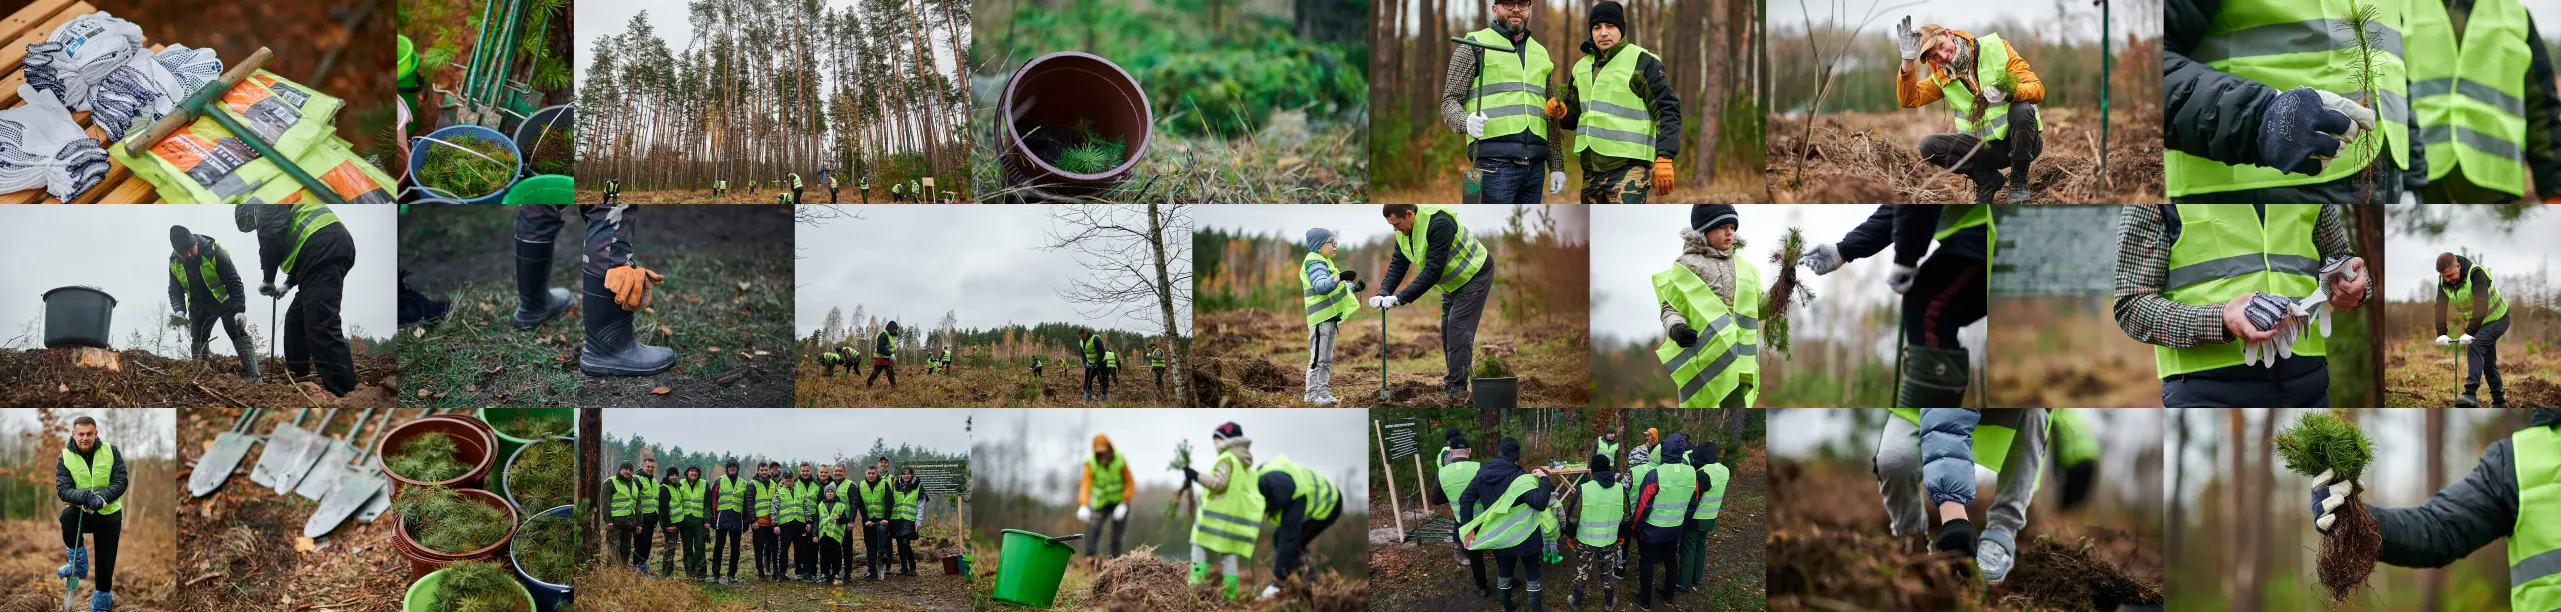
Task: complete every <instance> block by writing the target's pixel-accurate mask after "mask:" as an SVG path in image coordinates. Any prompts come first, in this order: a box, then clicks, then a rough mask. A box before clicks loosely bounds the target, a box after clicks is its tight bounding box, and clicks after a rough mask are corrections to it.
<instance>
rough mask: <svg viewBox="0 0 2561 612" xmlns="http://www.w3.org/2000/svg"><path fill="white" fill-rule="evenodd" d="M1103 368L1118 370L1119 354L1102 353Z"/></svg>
mask: <svg viewBox="0 0 2561 612" xmlns="http://www.w3.org/2000/svg"><path fill="white" fill-rule="evenodd" d="M1103 367H1106V368H1118V367H1120V352H1119V351H1103Z"/></svg>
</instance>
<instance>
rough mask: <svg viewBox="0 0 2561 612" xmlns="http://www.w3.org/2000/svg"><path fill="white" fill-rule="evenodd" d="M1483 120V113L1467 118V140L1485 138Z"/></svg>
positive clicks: (1473, 114) (1470, 115)
mask: <svg viewBox="0 0 2561 612" xmlns="http://www.w3.org/2000/svg"><path fill="white" fill-rule="evenodd" d="M1485 119H1486V117H1485V113H1472V114H1469V115H1468V116H1467V137H1468V138H1480V139H1481V138H1484V137H1485Z"/></svg>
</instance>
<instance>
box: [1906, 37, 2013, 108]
mask: <svg viewBox="0 0 2561 612" xmlns="http://www.w3.org/2000/svg"><path fill="white" fill-rule="evenodd" d="M1947 33H1949V34H1954V35H1956V38H1957V40H1958V41H1959V43H1958V44H1962V45H1965V49H1966V54H1965V57H1966V58H1967V59H1975V60H1979V59H1981V58H1982V57H1983V51H1982V45H1980V44H1979V43H1976V42H1974V34H1973V33H1971V32H1967V31H1964V30H1959V29H1956V28H1948V30H1947ZM2001 46H2002V47H2003V48H2005V49H2006V50H2007V51H2008V52H2009V54H2010V62H2009V65H2007V66H2003V67H2002V68H2003V69H2005V70H2008V71H2009V73H2010V76H2011V77H2012V78H2013V79H2015V80H2016V81H2017V83H2018V84H2017V85H2015V86H2013V87H2012V88H2011V89H2012V90H2013V91H2011V92H2010V102H2011V103H2013V104H2020V103H2024V104H2043V103H2044V102H2045V82H2044V81H2040V80H2037V78H2036V71H2034V70H2030V69H2028V66H2027V56H2024V55H2020V54H2019V50H2018V47H2016V46H2012V45H2011V44H2010V41H2008V40H2003V41H2001ZM1919 67H1921V68H1924V69H1927V70H1928V72H1929V74H1930V79H1929V80H1927V81H1923V80H1922V79H1921V72H1920V71H1912V72H1903V71H1899V70H1898V71H1896V72H1895V74H1894V102H1895V103H1896V104H1899V105H1901V106H1902V107H1903V108H1920V107H1922V106H1927V105H1929V103H1931V102H1937V101H1939V99H1940V98H1942V97H1945V96H1946V95H1947V92H1946V90H1943V89H1940V88H1939V84H1940V83H1945V82H1947V81H1948V80H1949V79H1953V78H1958V77H1963V78H1964V79H1965V80H1967V81H1968V82H1971V81H1972V80H1973V79H1974V70H1973V69H1972V68H1971V67H1963V70H1964V74H1955V73H1954V71H1950V70H1948V69H1947V67H1945V66H1932V65H1929V64H1920V65H1919ZM1966 89H1972V90H1975V91H1976V93H1978V94H1979V93H1981V90H1980V89H1978V88H1977V87H1976V86H1972V85H1969V86H1967V87H1966Z"/></svg>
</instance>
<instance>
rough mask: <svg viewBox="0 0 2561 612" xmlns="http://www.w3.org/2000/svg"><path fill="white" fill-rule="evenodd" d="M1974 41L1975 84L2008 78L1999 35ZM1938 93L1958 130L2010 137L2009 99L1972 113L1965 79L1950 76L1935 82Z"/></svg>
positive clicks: (1991, 83) (1990, 138) (2007, 61)
mask: <svg viewBox="0 0 2561 612" xmlns="http://www.w3.org/2000/svg"><path fill="white" fill-rule="evenodd" d="M1974 44H1975V53H1974V57H1975V60H1974V81H1975V83H1976V85H1977V86H1979V87H1994V86H1996V85H1995V84H1996V83H1999V82H2001V81H2004V80H2008V79H2010V78H2011V76H2010V46H2009V45H2006V44H2002V42H2001V35H1999V34H1984V35H1982V36H1977V37H1974ZM1932 74H1933V76H1932V78H1936V76H1935V74H1936V73H1935V72H1934V73H1932ZM1939 94H1940V96H1939V99H1941V100H1946V101H1947V109H1948V111H1950V113H1951V114H1952V115H1954V117H1955V119H1956V131H1957V132H1958V133H1961V134H1966V135H1969V136H1973V137H1975V138H1981V139H1983V141H1984V142H1991V141H1995V140H2000V139H2003V138H2009V137H2010V105H2009V103H2001V104H1985V105H1983V106H1982V107H1981V109H1982V113H1981V114H1976V113H1975V110H1976V107H1975V105H1974V91H1973V90H1970V89H1966V88H1965V79H1961V78H1954V77H1951V78H1949V79H1947V80H1946V81H1942V82H1940V83H1939ZM2032 112H2033V111H2031V113H2032ZM2032 116H2033V117H2034V120H2035V121H2037V125H2039V126H2043V125H2045V124H2044V118H2043V117H2042V116H2036V115H2032ZM1940 216H1942V217H1944V216H1946V215H1945V214H1941V215H1940Z"/></svg>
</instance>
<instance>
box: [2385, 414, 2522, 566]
mask: <svg viewBox="0 0 2561 612" xmlns="http://www.w3.org/2000/svg"><path fill="white" fill-rule="evenodd" d="M2529 423H2530V424H2528V425H2527V427H2561V408H2536V409H2534V416H2533V417H2532V420H2530V421H2529ZM2515 444H2516V441H2515V440H2514V439H2509V438H2501V439H2500V440H2499V441H2496V442H2491V443H2490V447H2489V448H2486V449H2483V450H2482V451H2481V463H2480V464H2478V465H2475V466H2473V467H2472V473H2469V474H2465V475H2463V479H2462V480H2457V481H2454V482H2452V483H2447V484H2446V485H2445V488H2443V489H2438V490H2437V492H2436V494H2435V495H2432V496H2429V497H2428V501H2427V502H2426V503H2423V504H2419V505H2416V506H2410V507H2407V508H2386V507H2382V506H2376V505H2374V504H2366V505H2365V509H2366V511H2367V512H2371V513H2373V514H2374V519H2375V521H2376V522H2378V523H2381V524H2382V528H2383V550H2382V552H2381V554H2379V555H2377V556H2378V558H2379V559H2380V560H2381V561H2383V562H2384V563H2388V564H2392V565H2398V566H2401V567H2422V568H2424V567H2444V566H2446V565H2447V564H2450V563H2453V562H2455V561H2459V560H2462V559H2463V558H2464V557H2466V556H2470V555H2471V554H2472V551H2475V550H2480V549H2481V547H2483V546H2488V545H2490V544H2491V543H2492V542H2497V541H2499V539H2500V538H2505V537H2508V534H2509V533H2511V532H2513V531H2514V530H2515V529H2516V524H2517V508H2518V505H2519V503H2520V501H2519V498H2518V494H2517V454H2516V446H2515Z"/></svg>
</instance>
